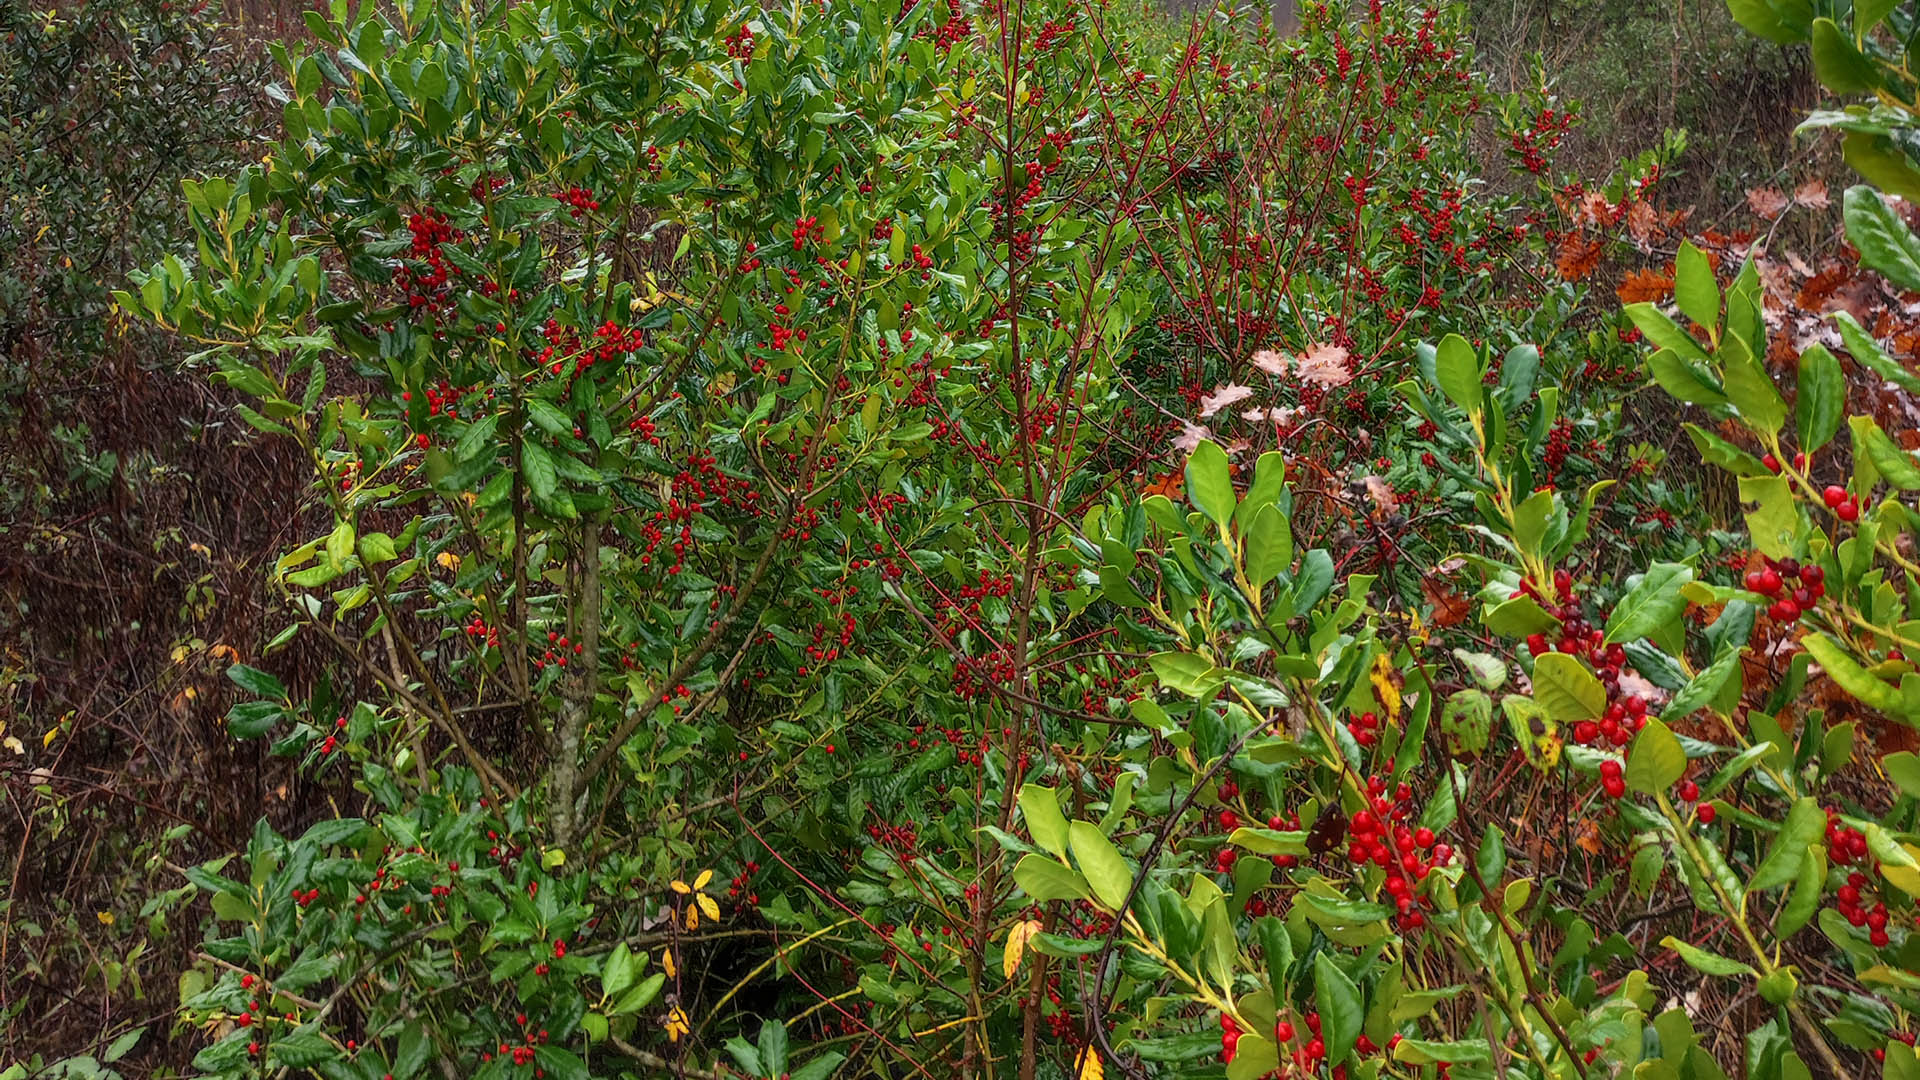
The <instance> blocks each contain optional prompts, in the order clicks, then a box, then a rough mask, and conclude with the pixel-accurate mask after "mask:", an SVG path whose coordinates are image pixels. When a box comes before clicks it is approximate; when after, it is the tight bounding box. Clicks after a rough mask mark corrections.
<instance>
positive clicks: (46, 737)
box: [40, 727, 60, 750]
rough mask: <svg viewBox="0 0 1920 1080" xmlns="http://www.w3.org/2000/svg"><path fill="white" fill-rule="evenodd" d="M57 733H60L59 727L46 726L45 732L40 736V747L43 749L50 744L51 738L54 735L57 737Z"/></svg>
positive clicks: (51, 743)
mask: <svg viewBox="0 0 1920 1080" xmlns="http://www.w3.org/2000/svg"><path fill="white" fill-rule="evenodd" d="M59 734H60V729H59V728H57V727H52V728H48V729H47V733H46V734H45V735H43V736H41V738H40V749H42V750H45V749H46V748H47V747H49V746H52V745H53V740H54V739H55V738H56V737H58V736H59Z"/></svg>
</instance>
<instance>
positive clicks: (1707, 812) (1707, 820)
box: [1694, 803, 1714, 825]
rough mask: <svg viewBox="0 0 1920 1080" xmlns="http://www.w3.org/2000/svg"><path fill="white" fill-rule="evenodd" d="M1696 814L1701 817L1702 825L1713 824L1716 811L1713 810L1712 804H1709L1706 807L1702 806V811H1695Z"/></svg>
mask: <svg viewBox="0 0 1920 1080" xmlns="http://www.w3.org/2000/svg"><path fill="white" fill-rule="evenodd" d="M1694 813H1695V814H1697V815H1699V817H1700V821H1701V823H1702V824H1705V825H1711V824H1713V817H1714V809H1713V804H1712V803H1708V804H1706V805H1705V806H1702V807H1701V808H1700V809H1698V810H1696V811H1694Z"/></svg>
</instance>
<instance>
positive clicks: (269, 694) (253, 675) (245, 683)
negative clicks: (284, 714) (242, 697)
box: [227, 664, 287, 701]
mask: <svg viewBox="0 0 1920 1080" xmlns="http://www.w3.org/2000/svg"><path fill="white" fill-rule="evenodd" d="M227 678H229V679H231V680H233V684H234V685H235V686H238V687H239V688H240V689H242V690H245V691H246V692H247V693H249V694H254V695H257V696H259V697H263V698H272V699H273V700H275V701H284V700H286V697H287V688H286V685H285V684H283V683H282V682H281V681H280V680H279V679H277V678H275V677H273V676H272V675H269V674H267V673H266V672H264V671H261V670H260V669H259V668H256V667H248V666H247V665H245V664H234V665H233V666H232V667H229V668H228V669H227Z"/></svg>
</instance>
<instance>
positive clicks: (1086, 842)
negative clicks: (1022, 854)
mask: <svg viewBox="0 0 1920 1080" xmlns="http://www.w3.org/2000/svg"><path fill="white" fill-rule="evenodd" d="M1067 837H1068V842H1069V843H1070V844H1071V846H1072V847H1073V859H1074V861H1075V862H1077V863H1079V864H1080V872H1081V873H1082V874H1084V875H1086V879H1087V883H1088V884H1089V885H1091V886H1092V887H1093V895H1094V896H1095V897H1097V898H1098V899H1099V901H1100V903H1101V904H1103V905H1104V906H1105V907H1106V908H1107V910H1108V911H1119V910H1121V908H1122V907H1123V906H1124V905H1125V904H1126V902H1127V892H1128V891H1129V890H1130V889H1132V888H1133V868H1132V867H1131V866H1128V865H1127V860H1126V859H1125V858H1124V857H1123V856H1121V854H1120V849H1119V848H1116V847H1114V846H1113V841H1111V840H1109V839H1107V836H1106V834H1105V833H1103V832H1101V831H1100V828H1099V826H1097V825H1093V824H1091V823H1089V822H1085V821H1075V822H1072V823H1070V824H1069V825H1068V826H1067ZM1032 857H1033V856H1031V855H1029V856H1028V857H1027V858H1032ZM1021 861H1022V862H1025V861H1026V860H1025V859H1022V860H1021Z"/></svg>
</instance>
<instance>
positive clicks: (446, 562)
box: [433, 551, 460, 570]
mask: <svg viewBox="0 0 1920 1080" xmlns="http://www.w3.org/2000/svg"><path fill="white" fill-rule="evenodd" d="M433 561H434V562H437V563H439V564H440V565H441V566H443V567H445V568H446V569H448V570H458V569H460V556H458V555H455V554H454V553H453V552H451V551H443V552H441V553H440V554H439V555H436V556H435V557H434V560H433Z"/></svg>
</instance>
